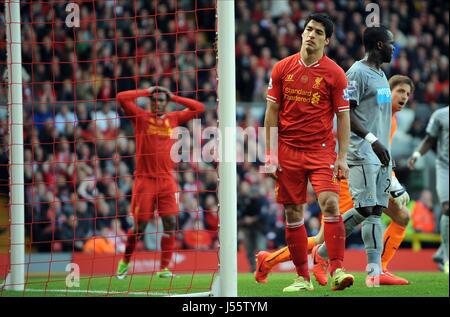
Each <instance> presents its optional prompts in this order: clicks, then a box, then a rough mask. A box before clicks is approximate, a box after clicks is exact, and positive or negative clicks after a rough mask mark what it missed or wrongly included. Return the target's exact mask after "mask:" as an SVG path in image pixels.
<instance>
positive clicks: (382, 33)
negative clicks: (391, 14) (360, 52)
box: [363, 25, 389, 51]
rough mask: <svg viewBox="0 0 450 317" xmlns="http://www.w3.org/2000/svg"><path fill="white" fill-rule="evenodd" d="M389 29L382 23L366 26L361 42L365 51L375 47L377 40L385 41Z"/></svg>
mask: <svg viewBox="0 0 450 317" xmlns="http://www.w3.org/2000/svg"><path fill="white" fill-rule="evenodd" d="M388 32H389V29H388V28H387V27H385V26H384V25H380V26H372V27H368V28H367V29H365V30H364V34H363V44H364V48H365V49H366V51H371V50H373V49H375V48H376V47H377V43H378V42H386V41H387V40H388V38H389V35H388V34H389V33H388Z"/></svg>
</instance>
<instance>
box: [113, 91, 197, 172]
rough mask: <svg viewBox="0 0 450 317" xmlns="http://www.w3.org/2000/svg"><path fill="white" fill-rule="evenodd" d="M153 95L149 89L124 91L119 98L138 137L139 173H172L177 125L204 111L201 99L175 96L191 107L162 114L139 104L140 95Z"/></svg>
mask: <svg viewBox="0 0 450 317" xmlns="http://www.w3.org/2000/svg"><path fill="white" fill-rule="evenodd" d="M144 96H149V93H148V91H147V90H145V89H143V90H130V91H124V92H121V93H119V94H118V95H117V100H118V101H119V103H120V105H121V106H122V108H123V110H124V111H125V114H126V115H127V116H129V117H130V120H131V122H132V123H133V127H134V134H135V138H136V169H135V171H134V175H135V176H145V177H155V178H156V177H168V176H172V172H173V171H174V162H173V160H172V159H171V157H170V150H171V148H172V145H173V144H174V142H175V140H174V139H172V138H171V135H172V130H173V128H175V127H177V126H179V125H180V124H183V123H185V122H187V121H189V120H191V119H193V118H194V117H195V116H196V115H197V114H199V113H201V112H203V111H204V109H205V107H204V105H203V104H202V103H201V102H198V101H196V100H193V99H189V98H184V97H178V96H174V97H173V98H172V101H173V102H177V103H179V104H181V105H183V106H186V107H187V108H188V109H185V110H183V111H174V112H169V113H166V114H164V115H163V116H161V117H159V116H157V115H156V114H155V113H151V112H148V111H145V110H144V109H141V108H139V107H138V106H137V105H136V104H135V102H134V100H135V99H136V98H137V97H144Z"/></svg>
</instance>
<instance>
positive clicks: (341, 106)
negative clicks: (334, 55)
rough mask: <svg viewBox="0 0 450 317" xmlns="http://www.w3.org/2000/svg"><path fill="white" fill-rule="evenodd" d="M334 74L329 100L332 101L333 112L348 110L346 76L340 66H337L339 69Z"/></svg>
mask: <svg viewBox="0 0 450 317" xmlns="http://www.w3.org/2000/svg"><path fill="white" fill-rule="evenodd" d="M335 74H336V77H335V81H334V85H333V87H332V89H331V94H332V95H331V100H332V101H333V109H334V112H336V113H338V112H342V111H349V110H350V103H349V98H348V93H347V87H348V83H347V77H346V76H345V73H344V71H343V70H342V69H341V68H339V71H336V72H335Z"/></svg>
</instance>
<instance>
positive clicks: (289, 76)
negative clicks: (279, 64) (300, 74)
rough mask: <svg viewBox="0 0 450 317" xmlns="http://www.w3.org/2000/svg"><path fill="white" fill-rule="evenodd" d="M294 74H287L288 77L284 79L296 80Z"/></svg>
mask: <svg viewBox="0 0 450 317" xmlns="http://www.w3.org/2000/svg"><path fill="white" fill-rule="evenodd" d="M293 77H294V75H292V74H288V75H287V76H286V79H285V80H284V81H294V78H293Z"/></svg>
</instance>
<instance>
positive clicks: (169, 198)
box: [131, 177, 178, 222]
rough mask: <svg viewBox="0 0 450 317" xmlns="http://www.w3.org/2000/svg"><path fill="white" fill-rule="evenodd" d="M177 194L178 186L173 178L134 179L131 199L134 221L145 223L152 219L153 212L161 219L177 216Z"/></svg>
mask: <svg viewBox="0 0 450 317" xmlns="http://www.w3.org/2000/svg"><path fill="white" fill-rule="evenodd" d="M177 192H178V186H177V184H176V183H175V180H174V179H173V177H167V178H150V177H137V178H135V180H134V185H133V196H132V198H131V213H132V214H133V217H134V220H135V221H136V220H138V221H139V222H140V221H144V222H147V221H149V220H150V219H151V218H153V217H154V212H155V210H157V211H158V214H159V216H163V217H164V216H171V215H176V214H178V204H177V199H176V195H177Z"/></svg>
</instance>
